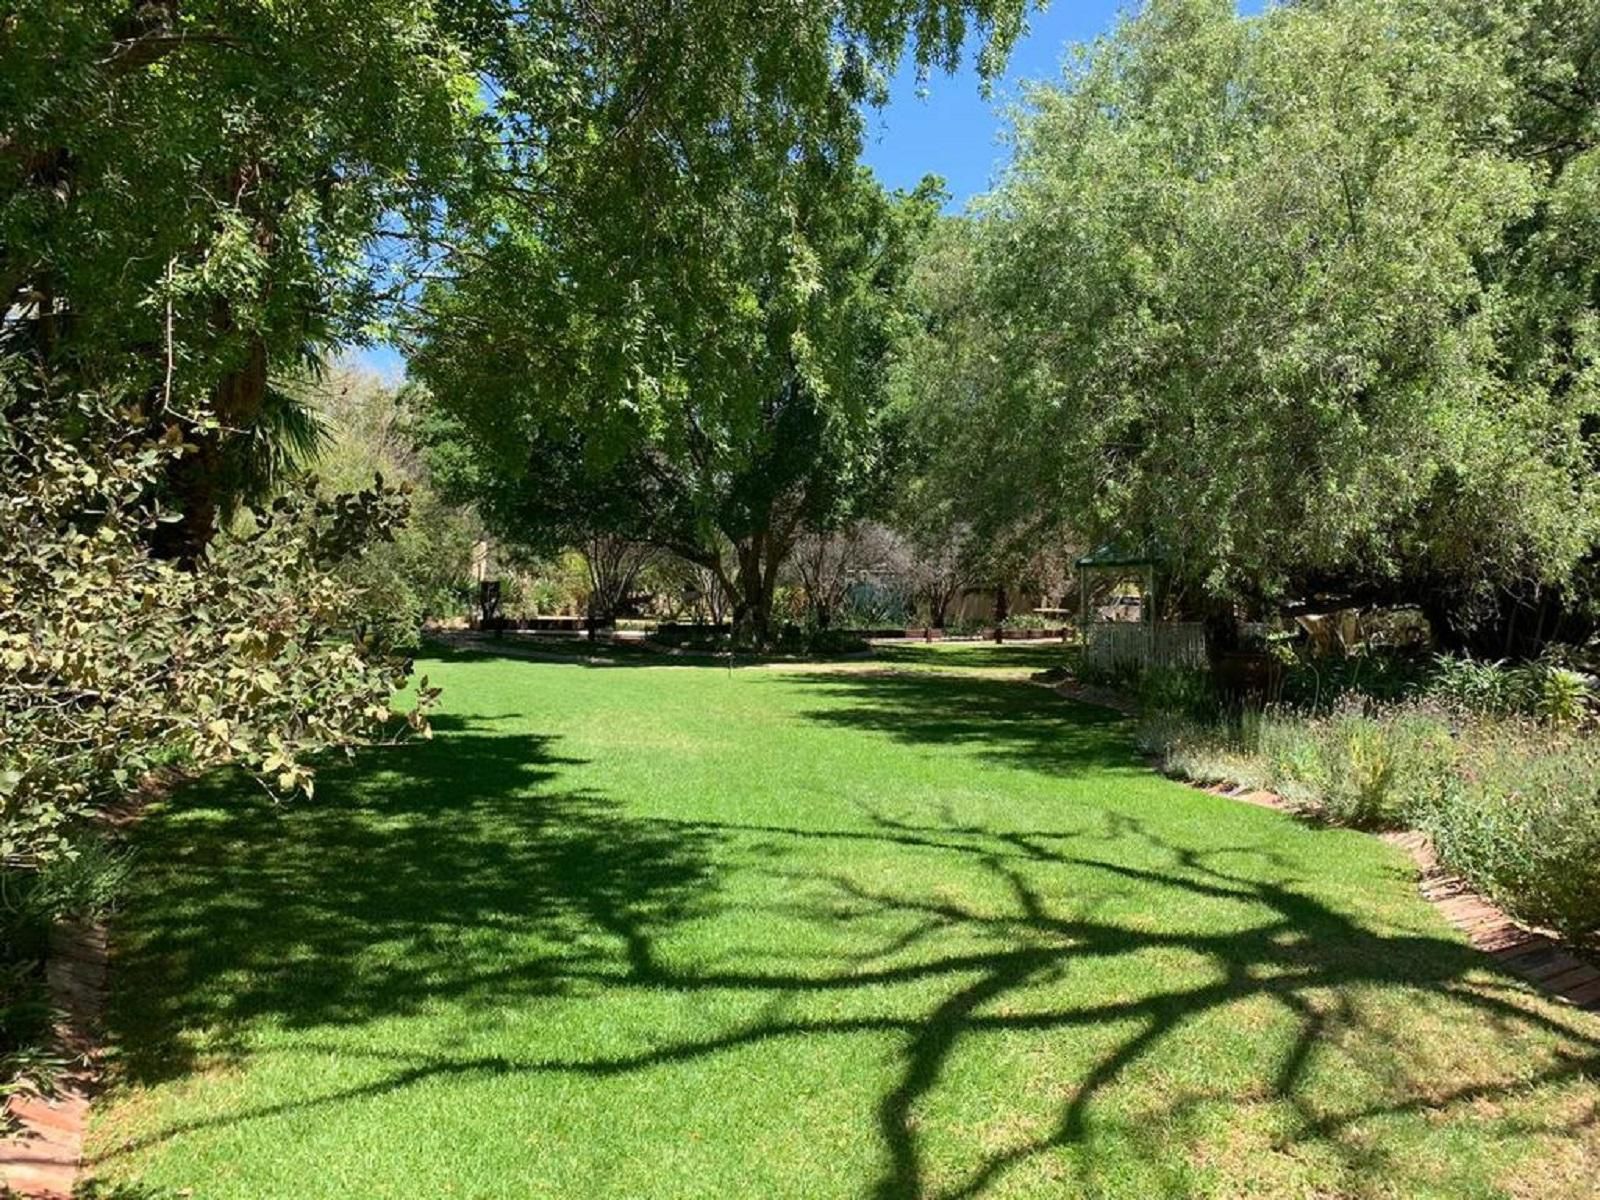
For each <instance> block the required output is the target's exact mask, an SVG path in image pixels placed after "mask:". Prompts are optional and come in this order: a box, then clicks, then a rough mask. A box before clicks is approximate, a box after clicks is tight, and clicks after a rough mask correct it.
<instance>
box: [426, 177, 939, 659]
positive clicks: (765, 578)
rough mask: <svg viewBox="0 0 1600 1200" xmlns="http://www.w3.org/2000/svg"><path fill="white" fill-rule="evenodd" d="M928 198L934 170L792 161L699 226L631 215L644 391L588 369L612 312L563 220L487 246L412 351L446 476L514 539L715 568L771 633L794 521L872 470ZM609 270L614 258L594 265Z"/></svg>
mask: <svg viewBox="0 0 1600 1200" xmlns="http://www.w3.org/2000/svg"><path fill="white" fill-rule="evenodd" d="M789 172H793V173H794V174H796V175H797V176H799V178H797V179H790V178H788V177H787V176H788V173H789ZM935 204H936V198H935V193H934V191H933V189H932V188H931V187H929V188H925V189H924V190H922V191H920V192H919V193H918V194H916V195H914V196H910V197H903V198H898V199H896V198H891V197H889V196H887V195H886V194H885V193H884V192H883V191H882V189H881V188H879V187H878V186H877V185H876V184H875V183H873V182H872V181H871V179H870V177H868V176H867V175H866V174H865V173H863V172H860V171H859V170H858V169H857V168H856V167H855V166H854V165H853V164H852V163H850V162H844V163H835V162H832V161H829V160H827V159H823V160H820V161H808V160H805V159H800V160H797V161H795V162H793V163H790V164H788V165H787V166H786V167H785V171H784V173H783V175H782V177H781V186H779V187H776V188H775V190H767V189H758V188H756V187H755V186H753V181H748V180H747V181H745V183H744V184H743V186H741V187H735V188H730V189H729V190H728V191H726V192H725V193H724V194H723V196H722V199H721V201H720V203H719V204H718V205H717V208H716V211H715V212H713V213H705V214H702V216H701V218H700V221H699V228H698V229H697V230H696V231H695V232H694V235H693V237H690V236H688V235H687V234H684V235H683V236H679V235H678V234H677V233H674V234H672V235H671V236H668V237H666V238H665V239H664V240H661V241H658V240H657V236H658V234H657V231H656V230H654V229H653V228H640V229H637V230H636V231H635V232H636V233H637V235H638V236H639V237H640V238H641V239H643V240H644V242H645V245H644V246H643V248H642V249H641V250H640V251H639V252H638V254H637V256H635V257H633V258H631V259H628V260H625V261H628V262H630V263H631V264H632V269H633V271H634V272H635V278H634V283H635V290H636V293H637V294H638V295H639V296H640V297H645V296H649V297H650V298H651V299H650V300H648V301H647V302H646V306H647V309H648V311H649V312H650V313H651V314H652V316H651V319H650V324H649V328H651V329H652V330H653V331H654V332H653V335H652V336H653V337H654V338H655V339H657V340H658V342H659V345H657V346H656V347H655V348H654V349H652V348H651V347H649V346H642V347H640V348H639V349H640V352H641V354H643V355H644V356H645V357H644V358H643V359H642V360H641V361H639V362H638V363H636V364H635V369H636V370H637V371H638V372H639V373H640V375H641V377H646V378H648V380H649V384H648V391H649V393H650V394H651V397H652V398H651V399H649V400H646V399H642V398H638V397H637V396H636V394H635V392H634V391H633V385H630V384H629V383H628V382H627V381H626V380H622V379H619V378H617V377H616V376H614V375H613V374H611V373H609V372H606V371H604V370H599V369H597V366H596V364H597V362H600V361H603V360H604V356H605V351H603V350H597V349H596V348H595V346H594V342H595V339H596V338H597V337H599V338H609V337H612V336H615V333H616V331H615V330H613V329H611V328H609V327H608V326H607V324H606V322H605V321H604V320H603V319H602V318H603V314H598V313H592V312H589V311H588V310H586V309H585V308H584V307H582V306H581V305H580V304H578V303H577V302H575V300H574V298H573V297H572V296H571V295H570V294H569V292H568V290H567V289H566V288H565V287H564V283H565V281H566V280H567V279H569V278H570V276H571V274H572V272H573V271H574V270H576V269H579V264H578V263H576V262H575V261H574V260H573V259H571V258H569V257H568V255H567V254H566V253H563V252H562V243H561V242H560V241H559V240H558V238H559V237H560V236H561V235H564V234H565V232H566V231H565V230H551V231H548V232H549V240H547V241H545V242H542V243H540V244H539V245H538V248H537V249H536V250H535V251H532V252H530V251H529V250H528V247H527V243H525V242H522V241H519V240H517V239H512V238H506V239H497V240H495V241H494V242H492V243H490V244H487V245H485V246H484V247H483V249H482V253H481V258H480V266H479V267H478V269H476V270H475V271H473V272H471V273H469V274H467V275H464V276H463V277H462V278H461V279H459V280H457V281H456V282H455V283H453V284H452V285H451V286H449V287H448V288H440V289H437V290H435V291H434V292H433V293H431V294H430V296H429V300H428V304H429V321H428V325H427V330H428V337H427V340H426V342H425V343H424V345H423V346H422V348H421V350H420V351H419V353H418V354H417V356H416V358H415V367H416V370H417V373H418V375H419V376H420V378H421V379H422V380H424V381H425V382H426V383H427V385H428V386H429V388H430V389H431V392H432V395H433V404H434V410H435V430H434V437H433V440H434V443H435V449H436V455H435V461H436V464H437V469H438V473H439V476H440V478H441V480H443V481H445V482H446V484H447V486H448V485H451V484H453V485H454V486H455V487H456V488H457V489H458V490H459V493H460V494H463V495H468V496H471V497H473V498H474V499H475V500H476V501H477V502H478V503H479V505H480V507H481V508H482V510H483V512H484V513H485V516H486V517H487V518H488V519H489V520H490V521H491V522H492V523H494V524H495V526H496V527H497V529H498V530H499V532H500V533H501V534H502V535H503V536H507V537H511V538H520V539H521V540H523V541H527V542H537V541H538V540H539V539H555V540H556V541H558V542H561V543H564V544H569V545H576V544H581V543H582V542H583V541H584V540H586V539H587V537H589V536H591V535H593V534H595V533H604V534H609V535H612V536H617V537H622V538H627V539H630V540H632V541H636V542H642V543H647V544H649V545H653V546H656V547H659V548H661V549H664V550H669V551H671V552H672V553H675V554H677V555H679V556H680V557H682V558H685V559H687V560H689V561H690V562H693V563H696V564H697V565H700V566H702V567H704V568H706V569H707V570H710V571H712V572H715V573H716V574H717V575H718V577H719V581H720V582H721V583H722V585H723V586H724V587H725V588H726V590H727V591H728V593H729V594H730V596H731V597H732V598H733V603H734V619H735V624H736V626H737V627H738V630H739V633H740V635H741V636H742V637H744V638H747V639H748V640H750V641H753V642H757V643H760V642H765V641H766V640H767V639H768V638H769V637H770V635H771V632H772V630H771V627H770V623H771V610H772V599H773V592H774V589H775V587H776V585H777V582H778V571H779V568H780V567H781V566H782V564H783V562H784V561H785V559H786V558H787V557H788V555H789V552H790V550H791V549H792V548H793V546H794V545H795V542H796V540H797V539H798V538H799V537H800V535H801V534H802V533H804V532H806V531H820V530H826V529H829V528H832V527H835V526H837V525H838V524H839V523H841V522H843V521H845V520H847V519H848V518H849V517H851V516H852V515H853V514H854V513H855V512H856V511H857V510H858V509H859V508H860V507H862V506H863V505H865V504H867V503H869V502H870V501H871V499H872V497H873V495H874V493H875V490H876V489H878V488H879V487H880V485H881V475H882V472H881V470H880V468H881V467H882V465H883V460H884V456H885V454H886V453H887V446H888V444H889V442H890V441H891V440H892V439H890V438H889V437H888V436H887V435H886V431H885V429H884V409H885V396H886V393H885V379H886V369H887V365H888V362H889V358H890V355H891V353H892V350H893V347H894V346H895V344H896V342H897V339H898V338H899V336H900V334H901V331H902V330H901V323H902V321H903V281H904V277H905V273H906V270H907V267H908V264H909V262H910V259H911V253H912V250H913V247H914V244H915V242H916V240H917V239H918V237H919V236H920V235H921V232H922V231H923V230H924V229H925V228H926V226H927V225H928V223H929V222H930V221H931V219H932V215H933V212H934V206H935ZM608 220H609V218H608ZM642 223H643V224H645V225H651V224H653V221H652V220H651V219H650V218H648V216H647V215H646V216H645V218H644V220H643V222H642ZM617 233H618V231H617V230H616V229H615V228H613V229H612V230H611V235H612V236H616V235H617ZM591 236H599V235H598V233H591V231H587V230H585V231H582V233H581V236H580V238H579V244H587V242H588V239H589V238H590V237H591ZM597 267H598V269H601V270H603V271H613V270H618V269H620V267H619V264H618V263H617V262H615V261H610V260H608V261H607V262H606V263H603V264H590V265H589V266H588V267H586V268H583V269H587V270H594V269H596V268H597ZM680 284H681V286H680ZM508 297H515V298H516V299H515V302H508V299H507V298H508ZM725 547H727V548H731V554H729V553H725Z"/></svg>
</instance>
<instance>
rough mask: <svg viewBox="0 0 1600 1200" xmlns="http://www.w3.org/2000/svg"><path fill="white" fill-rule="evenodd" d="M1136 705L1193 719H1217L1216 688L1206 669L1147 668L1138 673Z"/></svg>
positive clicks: (1218, 712)
mask: <svg viewBox="0 0 1600 1200" xmlns="http://www.w3.org/2000/svg"><path fill="white" fill-rule="evenodd" d="M1138 689H1139V707H1140V708H1141V709H1143V710H1144V711H1146V712H1169V713H1182V714H1184V715H1185V716H1189V717H1192V718H1194V719H1195V720H1197V721H1206V720H1211V719H1215V718H1218V717H1219V716H1220V715H1221V713H1220V710H1219V707H1218V697H1217V691H1216V688H1215V687H1214V686H1213V685H1212V681H1211V675H1210V673H1209V672H1207V671H1202V670H1194V669H1188V668H1183V667H1151V668H1149V669H1148V670H1146V671H1145V672H1144V673H1143V674H1141V675H1139V676H1138Z"/></svg>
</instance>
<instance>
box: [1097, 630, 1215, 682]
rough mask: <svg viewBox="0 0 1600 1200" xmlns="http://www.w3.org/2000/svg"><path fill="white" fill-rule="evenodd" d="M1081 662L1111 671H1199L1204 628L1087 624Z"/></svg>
mask: <svg viewBox="0 0 1600 1200" xmlns="http://www.w3.org/2000/svg"><path fill="white" fill-rule="evenodd" d="M1083 657H1084V661H1085V662H1087V663H1090V664H1092V665H1094V666H1097V667H1102V668H1105V669H1108V670H1110V669H1115V668H1117V667H1121V666H1140V667H1150V666H1156V667H1203V666H1205V665H1206V633H1205V626H1204V625H1202V624H1201V623H1200V622H1198V621H1192V622H1173V623H1169V624H1159V625H1146V624H1145V623H1144V622H1142V621H1103V622H1098V623H1095V624H1091V625H1090V626H1089V628H1088V631H1087V636H1086V637H1085V638H1084V644H1083Z"/></svg>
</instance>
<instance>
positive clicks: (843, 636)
mask: <svg viewBox="0 0 1600 1200" xmlns="http://www.w3.org/2000/svg"><path fill="white" fill-rule="evenodd" d="M805 649H806V653H808V654H861V653H863V652H865V651H866V650H867V649H868V646H867V642H866V639H864V638H862V637H861V636H860V635H859V634H857V633H854V632H853V631H851V630H849V629H832V628H829V629H813V630H812V631H811V632H810V634H809V636H808V637H807V638H806V646H805Z"/></svg>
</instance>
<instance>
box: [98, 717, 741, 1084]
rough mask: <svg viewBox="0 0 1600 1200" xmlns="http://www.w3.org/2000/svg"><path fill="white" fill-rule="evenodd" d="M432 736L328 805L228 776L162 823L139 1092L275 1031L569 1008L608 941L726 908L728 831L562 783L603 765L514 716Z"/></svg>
mask: <svg viewBox="0 0 1600 1200" xmlns="http://www.w3.org/2000/svg"><path fill="white" fill-rule="evenodd" d="M433 725H434V728H435V732H436V733H437V734H438V736H436V737H435V738H434V739H432V740H430V741H425V742H423V741H419V742H412V743H408V744H405V745H402V746H397V747H389V748H384V749H380V750H373V751H368V752H364V753H362V754H359V755H358V756H356V758H355V759H354V760H353V761H351V762H349V763H345V764H338V765H334V766H330V767H328V768H325V769H324V771H323V772H322V773H321V774H320V775H319V779H318V791H317V797H316V799H315V800H295V801H292V802H289V803H288V805H283V804H279V803H276V802H274V801H273V800H272V799H271V798H269V797H267V796H265V795H264V794H262V793H261V792H260V791H259V790H258V789H254V788H253V787H251V786H250V785H248V784H246V783H243V782H242V781H241V780H240V779H239V778H237V777H230V776H229V775H227V774H222V775H218V776H213V777H211V778H208V779H205V780H202V781H199V782H197V783H195V784H193V785H191V786H189V787H187V788H185V789H183V790H182V792H180V793H179V794H178V795H176V796H175V797H173V798H172V800H171V801H170V802H169V803H168V810H167V811H165V812H162V813H159V814H155V813H152V814H150V817H149V818H147V820H146V821H145V822H144V823H143V827H142V828H141V830H140V831H139V832H140V836H139V838H138V848H137V853H138V855H139V858H140V861H141V863H142V865H143V870H142V873H143V874H144V875H145V876H146V877H147V882H146V884H145V885H144V886H145V890H146V893H147V896H146V902H145V903H136V904H134V905H131V906H130V907H129V908H128V911H127V912H126V913H124V914H123V916H122V917H121V918H120V920H119V922H118V928H117V931H116V932H117V943H118V946H119V953H118V959H117V971H116V977H117V978H120V979H123V980H130V981H136V985H137V989H138V994H137V996H136V997H130V998H129V999H130V1000H132V1001H133V1002H130V1003H117V1000H118V997H116V996H114V997H113V1004H112V1006H111V1013H110V1019H111V1027H110V1034H111V1037H112V1041H113V1042H114V1043H115V1044H116V1045H118V1046H119V1047H121V1048H122V1052H121V1059H120V1072H121V1074H122V1075H123V1076H124V1077H125V1078H126V1079H127V1080H128V1081H130V1082H132V1083H136V1084H145V1083H154V1082H158V1081H161V1080H163V1079H170V1078H173V1077H174V1076H176V1075H181V1074H185V1073H187V1072H190V1071H192V1070H195V1069H196V1068H197V1067H198V1066H199V1065H200V1061H201V1059H202V1058H204V1059H206V1060H215V1059H217V1058H223V1059H226V1058H228V1057H230V1055H232V1054H233V1053H235V1052H237V1038H236V1037H235V1036H234V1032H235V1031H238V1030H242V1029H244V1028H245V1027H247V1026H249V1025H250V1024H251V1023H252V1022H254V1021H256V1020H257V1019H259V1018H262V1017H269V1016H270V1017H271V1018H273V1019H274V1020H276V1021H279V1022H281V1023H282V1024H284V1025H285V1026H288V1027H291V1028H293V1027H301V1028H304V1027H310V1026H317V1025H327V1024H347V1023H358V1022H366V1021H371V1020H375V1019H379V1018H382V1017H387V1016H400V1015H405V1014H407V1013H412V1012H415V1011H417V1010H418V1009H419V1008H420V1006H422V1005H424V1004H427V1003H435V1002H437V1001H439V1000H441V999H471V998H474V997H481V998H484V999H491V998H492V999H495V1000H505V999H508V998H509V999H516V998H518V997H522V998H526V997H530V996H536V995H558V994H561V993H562V992H563V991H564V990H565V989H567V988H568V987H569V986H570V983H571V971H572V969H573V967H574V964H575V963H576V964H586V965H592V966H595V967H596V968H597V970H598V969H599V968H600V966H601V964H604V963H605V962H607V961H609V953H610V946H609V944H608V942H620V944H622V945H624V946H626V945H627V942H628V939H630V938H636V937H638V936H640V935H641V931H647V930H649V929H650V928H652V927H653V926H654V925H656V924H658V923H660V924H667V923H671V922H673V921H676V920H679V919H682V918H684V917H686V916H688V915H690V914H691V913H695V912H701V911H705V910H706V908H707V907H708V905H709V903H710V899H709V898H710V896H711V895H712V894H713V891H714V889H713V888H712V887H711V874H712V868H711V866H710V862H709V860H708V858H707V857H706V854H705V850H706V843H707V842H708V840H709V837H710V835H709V834H705V833H699V832H696V831H693V830H682V829H671V828H669V827H665V826H659V825H654V824H650V823H647V822H641V821H638V820H635V819H631V818H629V817H628V816H627V815H625V814H624V813H623V811H622V808H621V806H620V805H618V804H617V803H616V802H615V801H612V800H609V799H607V798H606V797H604V796H602V795H600V794H597V793H595V792H593V791H590V790H584V789H573V788H563V787H561V786H559V783H560V780H561V778H562V776H561V771H562V770H563V769H564V768H570V767H575V766H581V765H582V764H581V762H580V761H579V760H574V759H570V758H563V757H561V756H560V755H558V754H557V753H556V752H555V749H554V743H553V740H552V739H549V738H544V737H537V736H531V735H527V734H522V733H501V732H495V729H494V726H495V719H494V718H488V719H483V718H480V719H477V720H473V721H464V720H462V719H461V718H458V717H452V716H448V715H444V716H439V717H436V718H435V719H434V721H433ZM286 808H292V810H293V811H292V817H293V821H292V824H290V823H286V821H285V818H286V816H288V815H289V814H288V813H287V812H286ZM286 833H288V834H292V836H289V837H286V836H285V834H286ZM152 893H153V894H152ZM597 932H598V934H599V935H600V937H599V938H598V939H597V938H596V937H595V936H594V935H595V934H596V933H597ZM530 933H532V934H535V935H536V937H535V939H534V940H533V944H534V945H536V946H537V947H539V950H538V952H537V953H529V952H528V951H527V949H526V948H527V946H528V945H529V941H528V937H527V935H528V934H530ZM512 947H518V948H521V949H520V951H517V952H512V957H511V958H510V960H509V961H508V962H506V963H505V964H504V965H502V966H500V967H498V968H497V969H495V970H493V971H480V970H476V969H474V968H473V967H472V963H473V961H474V957H475V956H486V957H487V958H489V959H491V960H501V959H504V958H505V956H506V955H507V953H508V948H512ZM202 1043H203V1049H202Z"/></svg>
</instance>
